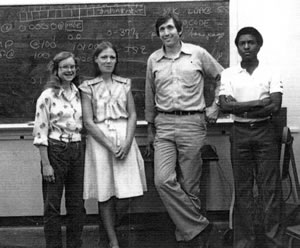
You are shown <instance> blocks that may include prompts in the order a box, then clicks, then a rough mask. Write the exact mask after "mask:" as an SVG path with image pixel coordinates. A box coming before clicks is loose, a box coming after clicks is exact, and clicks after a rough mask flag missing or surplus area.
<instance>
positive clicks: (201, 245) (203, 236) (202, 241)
mask: <svg viewBox="0 0 300 248" xmlns="http://www.w3.org/2000/svg"><path fill="white" fill-rule="evenodd" d="M212 229H213V224H212V223H209V224H208V225H207V227H206V228H205V229H204V230H203V231H202V232H200V233H199V234H198V235H197V236H196V237H195V238H193V239H192V240H191V243H192V247H195V248H208V239H209V235H210V233H211V231H212Z"/></svg>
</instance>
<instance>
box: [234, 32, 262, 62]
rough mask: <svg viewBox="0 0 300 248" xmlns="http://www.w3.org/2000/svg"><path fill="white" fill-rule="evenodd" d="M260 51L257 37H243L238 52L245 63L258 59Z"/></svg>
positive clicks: (248, 35)
mask: <svg viewBox="0 0 300 248" xmlns="http://www.w3.org/2000/svg"><path fill="white" fill-rule="evenodd" d="M259 50H260V45H258V43H257V40H256V38H255V36H253V35H251V34H244V35H241V36H240V38H239V42H238V52H239V54H240V56H241V57H242V60H243V61H253V60H256V59H257V54H258V52H259Z"/></svg>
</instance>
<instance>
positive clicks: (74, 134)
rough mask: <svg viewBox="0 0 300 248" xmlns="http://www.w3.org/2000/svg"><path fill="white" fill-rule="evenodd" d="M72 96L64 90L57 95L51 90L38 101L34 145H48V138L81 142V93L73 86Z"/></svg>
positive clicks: (43, 93)
mask: <svg viewBox="0 0 300 248" xmlns="http://www.w3.org/2000/svg"><path fill="white" fill-rule="evenodd" d="M71 90H72V94H71V95H70V96H67V95H66V94H65V92H64V90H63V89H60V91H59V92H58V94H57V95H56V94H55V92H54V91H53V89H51V88H49V89H46V90H44V91H43V92H42V94H41V95H40V97H39V98H38V100H37V104H36V115H35V122H34V129H33V136H34V141H33V144H34V145H45V146H47V145H48V138H51V139H55V140H60V141H64V142H74V141H80V140H81V134H80V131H81V129H82V110H81V101H80V95H79V91H78V89H77V88H76V86H75V85H74V84H71Z"/></svg>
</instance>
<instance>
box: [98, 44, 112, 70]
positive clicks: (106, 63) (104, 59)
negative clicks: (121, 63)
mask: <svg viewBox="0 0 300 248" xmlns="http://www.w3.org/2000/svg"><path fill="white" fill-rule="evenodd" d="M95 62H96V64H97V65H98V67H99V70H100V71H101V74H107V73H108V74H111V73H113V71H114V69H115V66H116V63H117V55H116V52H115V51H114V50H113V49H112V48H110V47H108V48H106V49H104V50H103V51H102V52H101V53H99V55H98V56H97V57H95Z"/></svg>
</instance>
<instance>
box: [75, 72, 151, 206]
mask: <svg viewBox="0 0 300 248" xmlns="http://www.w3.org/2000/svg"><path fill="white" fill-rule="evenodd" d="M130 87H131V82H130V80H129V79H125V78H121V77H118V76H113V90H111V91H109V90H108V89H107V88H106V87H105V85H104V82H103V80H102V78H101V77H98V78H95V79H93V80H87V81H84V82H83V83H82V84H81V85H80V86H79V88H80V90H82V91H83V92H85V93H87V94H88V95H89V96H90V97H91V99H92V104H93V112H94V116H95V118H94V121H95V123H96V124H97V126H98V127H99V128H100V129H101V130H102V132H103V133H104V134H105V135H106V136H107V137H109V138H110V139H112V140H113V142H115V143H116V144H118V143H120V142H121V141H122V140H124V139H125V137H126V130H127V117H128V114H127V110H126V99H127V98H126V95H127V92H128V91H129V90H130ZM146 190H147V186H146V176H145V168H144V161H143V158H142V156H141V153H140V150H139V148H138V145H137V143H136V141H135V139H133V141H132V145H131V148H130V150H129V152H128V154H127V156H126V158H125V159H123V160H119V159H116V158H115V157H114V155H113V154H111V153H110V152H109V151H108V150H107V148H105V147H104V146H103V145H101V144H100V143H99V142H97V141H96V140H95V139H94V138H93V137H92V136H91V135H88V136H87V140H86V154H85V171H84V195H83V198H84V199H89V198H95V199H97V200H98V201H99V202H104V201H107V200H109V199H110V198H111V197H112V196H115V197H117V198H128V197H135V196H141V195H143V192H144V191H146Z"/></svg>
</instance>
